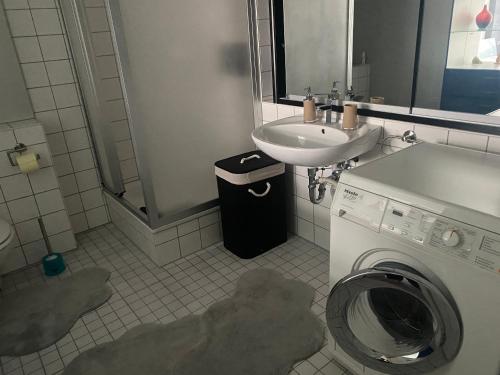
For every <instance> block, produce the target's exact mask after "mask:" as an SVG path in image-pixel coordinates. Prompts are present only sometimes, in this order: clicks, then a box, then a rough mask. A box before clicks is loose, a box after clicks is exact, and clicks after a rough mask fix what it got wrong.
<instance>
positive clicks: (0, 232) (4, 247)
mask: <svg viewBox="0 0 500 375" xmlns="http://www.w3.org/2000/svg"><path fill="white" fill-rule="evenodd" d="M13 238H14V229H13V228H12V226H11V225H10V224H9V223H7V222H6V221H5V220H3V219H0V275H2V268H3V264H4V261H5V259H6V258H7V255H9V251H10V250H11V248H10V247H9V245H10V243H11V242H12V239H13ZM1 286H2V279H1V278H0V288H1Z"/></svg>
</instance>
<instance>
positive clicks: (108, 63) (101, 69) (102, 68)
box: [96, 56, 118, 79]
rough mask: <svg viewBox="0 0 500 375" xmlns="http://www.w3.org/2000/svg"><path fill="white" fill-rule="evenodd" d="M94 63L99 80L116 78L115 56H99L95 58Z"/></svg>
mask: <svg viewBox="0 0 500 375" xmlns="http://www.w3.org/2000/svg"><path fill="white" fill-rule="evenodd" d="M96 62H97V74H98V76H99V77H100V78H101V79H103V78H115V77H118V68H117V67H116V58H115V56H100V57H97V58H96Z"/></svg>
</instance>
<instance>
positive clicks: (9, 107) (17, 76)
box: [0, 7, 33, 123]
mask: <svg viewBox="0 0 500 375" xmlns="http://www.w3.org/2000/svg"><path fill="white" fill-rule="evenodd" d="M0 51H2V57H1V58H0V123H3V122H11V121H19V120H25V119H28V118H32V117H33V110H32V108H31V101H30V99H29V96H28V92H27V90H26V85H25V82H24V78H23V75H22V72H21V67H20V65H19V61H18V59H17V54H16V51H15V49H14V43H13V40H12V36H11V35H10V31H9V26H8V24H7V18H6V16H5V12H4V10H3V7H0Z"/></svg>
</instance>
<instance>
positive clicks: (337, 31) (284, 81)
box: [273, 0, 348, 100]
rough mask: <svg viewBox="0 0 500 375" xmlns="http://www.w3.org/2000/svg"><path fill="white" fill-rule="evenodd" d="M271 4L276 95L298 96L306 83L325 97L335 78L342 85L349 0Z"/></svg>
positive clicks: (296, 0) (293, 0)
mask: <svg viewBox="0 0 500 375" xmlns="http://www.w3.org/2000/svg"><path fill="white" fill-rule="evenodd" d="M273 8H274V16H275V19H274V24H275V26H276V25H279V27H278V28H276V31H275V33H274V34H275V54H276V80H277V86H278V87H277V88H276V90H275V92H276V95H277V97H279V98H283V99H292V100H293V99H296V100H300V97H302V96H304V94H305V88H306V87H309V86H310V87H311V88H312V91H313V92H314V93H316V94H317V95H316V96H317V97H321V96H323V97H324V96H326V95H327V94H328V93H329V92H330V90H331V88H332V83H333V82H334V81H338V82H339V87H341V86H340V85H343V86H345V84H346V79H347V66H346V61H347V33H346V30H347V20H348V0H315V1H312V2H310V1H303V0H286V1H285V0H274V2H273ZM321 94H324V95H321Z"/></svg>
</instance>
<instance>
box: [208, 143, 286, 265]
mask: <svg viewBox="0 0 500 375" xmlns="http://www.w3.org/2000/svg"><path fill="white" fill-rule="evenodd" d="M215 174H216V175H217V186H218V189H219V201H220V208H221V219H222V232H223V235H224V246H225V247H226V249H228V250H230V251H231V252H232V253H233V254H236V255H237V256H239V257H240V258H244V259H250V258H254V257H256V256H258V255H260V254H262V253H264V252H266V251H267V250H270V249H272V248H273V247H276V246H278V245H280V244H282V243H284V242H286V240H287V229H286V193H285V165H284V164H283V163H280V162H278V161H276V160H274V159H272V158H270V157H269V156H267V155H266V154H264V153H263V152H261V151H254V152H248V153H245V154H242V155H238V156H234V157H231V158H228V159H224V160H220V161H218V162H217V163H215Z"/></svg>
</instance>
